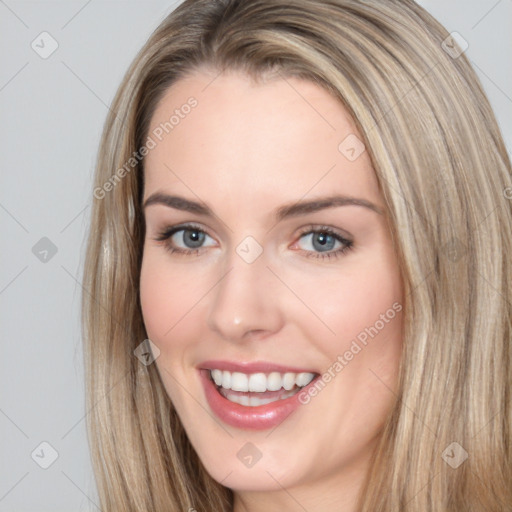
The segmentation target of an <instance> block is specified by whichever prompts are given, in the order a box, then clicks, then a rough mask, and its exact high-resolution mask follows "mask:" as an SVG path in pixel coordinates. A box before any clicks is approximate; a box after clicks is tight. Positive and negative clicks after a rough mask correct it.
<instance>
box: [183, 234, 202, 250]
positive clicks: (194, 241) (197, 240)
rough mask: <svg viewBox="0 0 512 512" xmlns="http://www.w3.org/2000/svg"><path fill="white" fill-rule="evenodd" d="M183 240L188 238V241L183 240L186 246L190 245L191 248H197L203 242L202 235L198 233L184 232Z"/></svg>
mask: <svg viewBox="0 0 512 512" xmlns="http://www.w3.org/2000/svg"><path fill="white" fill-rule="evenodd" d="M185 238H188V240H185V243H186V244H187V245H191V246H192V247H199V246H200V245H201V243H202V242H203V238H204V233H200V232H199V231H186V232H185ZM187 242H189V243H187Z"/></svg>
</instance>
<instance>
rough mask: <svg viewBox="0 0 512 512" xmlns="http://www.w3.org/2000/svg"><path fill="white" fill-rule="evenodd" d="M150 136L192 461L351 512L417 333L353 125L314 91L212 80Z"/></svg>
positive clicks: (160, 320) (174, 90) (177, 390)
mask: <svg viewBox="0 0 512 512" xmlns="http://www.w3.org/2000/svg"><path fill="white" fill-rule="evenodd" d="M187 105H188V107H187ZM172 116H174V117H173V118H172ZM171 118H172V119H171ZM165 123H167V125H166V124H165ZM149 136H150V137H151V138H152V139H153V141H154V142H155V143H156V145H155V147H153V148H152V149H150V151H149V153H148V155H147V156H146V160H145V185H144V199H143V200H144V203H145V209H144V212H145V219H146V238H145V243H144V256H143V261H142V269H141V277H140V286H141V289H140V293H141V305H142V311H143V316H144V323H145V326H146V329H147V334H148V337H149V339H150V340H151V341H152V342H153V343H154V344H155V345H156V346H157V347H158V349H159V351H160V354H159V356H158V357H157V359H156V365H157V367H158V370H159V373H160V375H161V378H162V381H163V383H164V386H165V389H166V391H167V393H168V395H169V397H170V399H171V400H172V403H173V405H174V407H175V408H176V410H177V413H178V415H179V417H180V419H181V421H182V423H183V425H184V427H185V429H186V432H187V434H188V437H189V439H190V441H191V443H192V445H193V446H194V448H195V450H196V451H197V453H198V455H199V457H200V459H201V460H202V462H203V464H204V465H205V467H206V469H207V470H208V472H209V473H210V474H211V475H212V476H213V478H215V479H216V480H217V481H219V482H221V483H222V484H223V485H225V486H226V487H229V488H231V489H233V490H235V491H236V494H237V495H239V496H240V495H244V492H245V496H250V495H251V494H252V492H254V491H278V492H277V493H273V495H274V496H277V494H278V493H284V492H285V491H283V490H282V489H283V488H286V489H287V491H286V492H287V493H290V494H291V495H293V496H294V497H295V499H297V500H299V501H301V503H302V504H303V506H306V503H308V502H309V501H308V498H307V496H308V495H309V494H308V493H312V497H311V500H313V501H311V503H317V504H318V496H319V494H318V492H319V488H322V489H323V493H324V494H322V495H323V496H325V499H326V503H327V502H328V500H329V496H330V495H333V496H334V495H335V494H336V493H340V490H342V491H343V495H344V496H345V500H346V502H347V504H348V502H350V500H351V497H350V493H349V492H347V489H355V488H356V487H357V485H358V483H359V482H360V481H361V477H362V475H363V472H364V471H365V470H366V468H367V462H368V458H369V456H370V453H371V450H372V449H373V448H374V446H375V442H376V438H377V436H378V434H379V432H380V430H381V427H382V425H383V422H384V420H385V416H386V414H387V413H388V412H389V410H390V408H391V406H392V404H393V403H394V399H395V391H396V386H397V376H398V365H399V358H400V352H401V324H402V313H401V309H402V287H401V280H400V273H399V268H398V264H397V259H396V256H395V252H394V250H393V247H392V243H391V238H390V233H389V231H388V227H387V223H386V220H385V216H384V209H385V205H384V201H383V197H382V195H381V193H380V191H379V188H378V185H377V180H376V177H375V174H374V171H373V169H372V166H371V163H370V159H369V156H368V153H367V152H366V151H365V150H364V146H362V142H361V141H360V140H359V139H360V138H361V137H360V135H359V134H358V131H357V130H356V128H355V125H354V123H353V121H352V120H351V118H350V117H349V115H348V114H347V111H346V110H345V109H344V107H343V106H342V105H341V104H340V103H339V102H338V101H337V100H335V99H334V98H333V97H331V96H330V95H329V94H328V93H327V92H326V91H325V90H324V89H322V88H320V87H319V86H317V85H315V84H313V83H311V82H308V81H303V80H299V79H293V78H287V79H286V80H285V79H276V80H273V81H270V82H267V83H265V84H262V85H254V84H253V83H252V82H251V81H250V80H249V78H247V77H246V76H245V75H243V74H240V73H235V72H232V73H228V74H221V75H219V76H217V77H216V78H215V75H214V74H210V73H208V72H206V71H205V70H201V71H197V72H195V73H194V74H193V75H190V76H189V77H188V78H185V79H183V80H181V81H179V82H177V83H176V84H174V85H173V86H172V87H171V88H170V89H169V90H168V91H167V94H166V95H165V96H164V98H163V99H162V101H161V102H160V103H159V105H158V108H157V110H156V111H155V113H154V116H153V118H152V120H151V126H150V130H149ZM358 137H359V138H358ZM159 139H161V140H159ZM149 145H151V146H152V145H153V144H149ZM146 203H147V204H146ZM164 238H165V239H164ZM210 370H212V371H210ZM286 374H288V375H286ZM210 375H213V376H214V378H215V379H216V380H217V383H220V384H222V386H223V387H222V386H221V387H219V386H218V385H217V384H215V383H214V382H213V381H212V380H211V377H210ZM312 377H313V378H314V380H313V381H312V382H309V381H310V380H311V378H312ZM308 382H309V384H308V385H306V386H304V384H307V383H308ZM299 386H304V387H299ZM230 387H231V388H234V389H231V390H230V389H229V388H230ZM247 389H250V390H252V391H250V392H248V391H247ZM244 390H245V391H244ZM292 393H295V394H294V395H293V396H290V397H289V398H286V396H288V395H291V394H292ZM252 397H256V399H254V400H251V399H252ZM261 400H263V402H262V401H261ZM235 402H238V403H235ZM264 402H269V403H267V404H264V405H258V404H262V403H264ZM251 404H252V405H251ZM343 482H345V484H346V485H345V487H343V485H344V484H343ZM356 483H357V485H356ZM292 489H294V490H295V492H292ZM313 489H315V491H314V492H313ZM308 490H309V491H308ZM315 495H316V500H315ZM259 496H261V494H259ZM287 499H291V498H290V497H288V498H287ZM337 499H338V502H339V503H343V501H339V496H338V497H337ZM306 508H307V507H306Z"/></svg>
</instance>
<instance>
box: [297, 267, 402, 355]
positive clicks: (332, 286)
mask: <svg viewBox="0 0 512 512" xmlns="http://www.w3.org/2000/svg"><path fill="white" fill-rule="evenodd" d="M333 274H334V273H333ZM333 274H330V275H328V274H325V278H324V277H323V276H322V275H320V276H317V277H316V278H310V279H307V280H304V278H302V279H301V280H299V279H297V280H296V282H297V283H301V282H302V284H301V285H300V286H298V287H297V288H296V291H297V294H298V295H299V296H300V297H303V298H304V299H303V300H304V302H305V304H306V305H307V306H309V309H310V310H311V311H312V312H314V313H315V315H313V314H308V315H306V316H304V317H303V318H304V320H303V322H304V325H306V324H309V325H310V330H311V329H313V328H314V329H317V330H318V331H317V332H318V333H320V332H322V333H324V335H323V336H322V337H321V338H323V339H325V340H329V339H332V348H333V350H335V351H336V350H340V349H341V348H344V347H343V345H345V344H346V343H347V342H349V341H350V340H352V339H354V338H356V337H357V336H358V335H360V334H361V333H365V332H367V331H366V330H367V329H370V328H372V327H374V326H375V325H376V327H377V329H378V330H379V331H380V330H382V334H384V333H386V334H387V335H388V334H391V331H393V330H396V329H398V328H399V325H400V321H399V320H400V318H399V315H398V314H397V309H401V305H402V291H401V283H400V274H399V271H398V268H397V266H396V264H395V262H394V260H391V259H389V258H385V257H383V258H381V259H379V258H375V259H373V260H372V261H368V262H365V261H364V260H363V259H359V260H357V261H356V260H355V259H354V265H347V266H346V267H344V268H340V270H339V272H337V273H336V276H335V277H333ZM393 304H395V308H393ZM381 315H384V317H385V318H384V320H385V321H384V324H383V320H382V316H381ZM383 325H384V326H385V327H383ZM329 331H330V332H329ZM317 337H318V336H317ZM361 337H362V338H364V334H361Z"/></svg>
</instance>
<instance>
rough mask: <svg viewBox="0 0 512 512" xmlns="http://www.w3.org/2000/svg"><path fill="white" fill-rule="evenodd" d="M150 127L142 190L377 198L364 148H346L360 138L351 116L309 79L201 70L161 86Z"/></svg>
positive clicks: (373, 178)
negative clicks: (354, 154) (350, 153)
mask: <svg viewBox="0 0 512 512" xmlns="http://www.w3.org/2000/svg"><path fill="white" fill-rule="evenodd" d="M190 105H194V106H193V107H190ZM148 134H149V135H150V136H152V138H153V139H154V140H155V142H156V146H155V147H154V149H152V150H151V151H150V152H149V154H148V155H147V156H146V159H145V196H147V195H148V194H149V193H151V192H154V191H155V190H157V189H158V190H160V189H161V190H164V191H169V190H172V191H178V189H179V190H182V191H185V190H186V186H185V184H186V185H188V186H189V187H192V188H193V190H194V191H197V193H198V195H199V196H201V194H200V193H199V192H201V193H202V194H203V196H204V194H206V195H207V196H211V195H213V194H221V195H222V197H233V199H234V197H235V196H234V194H236V193H238V194H240V193H242V191H245V196H246V198H245V200H247V199H248V198H249V197H255V195H256V194H259V196H258V197H260V198H264V197H265V198H272V197H273V196H279V200H285V199H291V200H293V199H298V198H299V197H302V196H304V195H305V194H307V193H308V192H309V194H308V195H309V196H312V197H313V196H314V195H322V194H325V193H332V192H333V191H338V192H341V193H344V194H348V195H350V194H353V195H358V196H361V195H366V198H367V199H369V200H374V201H377V202H378V201H379V195H380V194H379V190H378V185H377V180H376V177H375V174H374V171H373V169H372V167H371V163H370V159H369V157H368V154H367V152H363V153H362V154H361V155H360V156H359V157H358V158H357V159H355V160H352V159H349V158H347V153H346V152H345V150H346V147H345V146H346V143H344V141H346V140H348V141H356V144H357V143H358V142H357V141H358V139H359V140H360V139H362V137H361V136H360V134H359V132H358V131H357V129H356V127H355V124H354V122H353V120H352V119H351V117H350V115H349V114H348V112H347V111H346V109H345V108H344V107H343V105H342V104H341V102H339V101H338V100H337V99H336V98H334V97H333V96H332V95H330V94H329V93H328V92H327V91H326V90H325V89H323V88H322V87H320V86H319V85H317V84H315V83H313V82H310V81H306V80H302V79H297V78H289V77H287V78H277V79H272V80H271V81H268V82H264V83H258V84H256V83H254V82H253V81H252V80H251V79H250V78H249V77H248V76H246V75H244V74H243V73H240V72H230V73H224V74H221V75H215V74H212V73H210V72H207V71H197V72H194V73H193V74H192V75H189V76H188V77H186V78H184V79H182V80H179V81H178V82H176V83H175V84H173V85H172V86H171V87H170V88H169V89H168V90H167V92H166V94H165V95H164V96H163V98H162V99H161V101H160V103H159V104H158V106H157V109H156V110H155V112H154V114H153V117H152V119H151V122H150V129H149V132H148ZM154 134H159V137H160V138H161V140H158V137H156V136H155V135H154ZM347 137H348V139H347ZM356 137H357V139H356ZM340 144H341V146H340ZM356 149H359V148H356ZM171 170H172V172H171ZM283 196H286V197H283ZM205 199H206V198H205ZM276 200H277V197H276Z"/></svg>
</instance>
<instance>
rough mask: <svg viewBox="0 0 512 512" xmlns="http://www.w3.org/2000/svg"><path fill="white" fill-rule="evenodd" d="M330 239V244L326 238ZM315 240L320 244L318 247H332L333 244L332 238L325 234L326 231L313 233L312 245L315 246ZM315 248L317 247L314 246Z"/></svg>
mask: <svg viewBox="0 0 512 512" xmlns="http://www.w3.org/2000/svg"><path fill="white" fill-rule="evenodd" d="M329 238H330V239H331V240H330V242H331V243H330V244H329V243H328V239H329ZM315 242H318V243H319V244H320V245H319V248H320V249H326V248H327V249H332V248H333V246H334V238H333V237H332V236H331V235H329V234H327V233H317V234H315V236H314V237H313V246H315ZM315 249H318V247H315Z"/></svg>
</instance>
